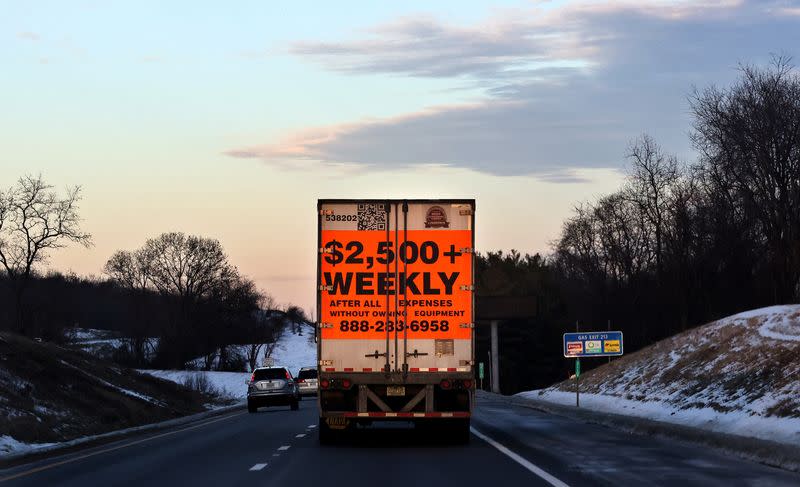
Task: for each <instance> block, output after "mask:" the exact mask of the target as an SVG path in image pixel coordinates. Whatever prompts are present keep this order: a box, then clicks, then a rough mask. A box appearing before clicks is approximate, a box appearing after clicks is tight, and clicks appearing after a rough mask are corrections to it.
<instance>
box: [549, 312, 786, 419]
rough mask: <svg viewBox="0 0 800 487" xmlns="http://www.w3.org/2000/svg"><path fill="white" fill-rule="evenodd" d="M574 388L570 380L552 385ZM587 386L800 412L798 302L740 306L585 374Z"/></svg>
mask: <svg viewBox="0 0 800 487" xmlns="http://www.w3.org/2000/svg"><path fill="white" fill-rule="evenodd" d="M597 360H605V359H597ZM574 388H575V385H574V381H565V382H562V383H560V384H556V385H555V386H553V387H552V388H551V389H550V390H560V391H564V392H573V391H574ZM581 391H582V392H588V393H595V394H603V395H609V396H614V397H619V398H624V399H629V400H637V401H660V402H663V403H666V404H668V405H670V406H672V407H674V408H675V409H678V410H691V409H694V408H711V409H713V410H714V411H717V412H719V413H732V412H738V413H744V414H745V415H749V416H758V417H774V418H800V305H789V306H775V307H772V308H764V309H761V310H754V311H750V312H746V313H741V314H739V315H734V316H731V317H728V318H723V319H721V320H718V321H715V322H713V323H709V324H707V325H704V326H701V327H698V328H695V329H693V330H689V331H687V332H684V333H681V334H678V335H675V336H673V337H671V338H668V339H666V340H662V341H660V342H658V343H655V344H653V345H651V346H649V347H646V348H644V349H642V350H639V351H637V352H636V353H632V354H629V355H626V356H624V357H621V358H619V359H616V360H614V361H613V362H611V363H610V364H606V365H603V366H601V367H598V368H596V369H594V370H591V371H589V372H587V373H586V374H584V375H582V376H581Z"/></svg>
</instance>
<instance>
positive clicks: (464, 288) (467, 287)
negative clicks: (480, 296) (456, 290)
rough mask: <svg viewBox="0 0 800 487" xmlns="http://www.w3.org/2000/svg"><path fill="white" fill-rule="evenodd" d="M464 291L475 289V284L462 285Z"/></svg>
mask: <svg viewBox="0 0 800 487" xmlns="http://www.w3.org/2000/svg"><path fill="white" fill-rule="evenodd" d="M460 288H461V290H462V291H474V290H475V286H460Z"/></svg>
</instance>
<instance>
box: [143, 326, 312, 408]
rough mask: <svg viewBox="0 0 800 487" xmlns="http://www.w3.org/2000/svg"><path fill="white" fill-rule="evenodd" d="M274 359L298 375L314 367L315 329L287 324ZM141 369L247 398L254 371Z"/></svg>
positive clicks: (235, 349)
mask: <svg viewBox="0 0 800 487" xmlns="http://www.w3.org/2000/svg"><path fill="white" fill-rule="evenodd" d="M246 349H247V345H237V346H233V347H232V352H233V353H242V354H244V353H246ZM272 359H273V361H274V362H273V363H274V364H275V365H282V366H284V367H288V368H289V370H290V371H291V373H292V374H297V371H298V370H300V368H301V367H308V366H312V367H313V366H314V365H315V364H316V363H317V344H316V343H315V342H314V330H313V328H311V327H309V326H302V325H298V326H297V327H296V328H293V327H287V328H286V330H285V331H284V332H283V334H282V335H281V336H280V337H279V338H278V341H277V343H276V344H275V348H274V349H273V350H272ZM196 362H197V363H198V364H200V363H202V359H197V361H196ZM140 372H142V373H145V374H149V375H152V376H154V377H159V378H161V379H166V380H170V381H173V382H176V383H178V384H185V383H187V381H193V382H197V381H198V380H201V381H205V382H206V383H207V384H208V387H209V388H210V389H211V390H213V391H214V392H215V393H217V394H219V395H220V396H222V397H226V398H229V399H241V400H243V399H245V398H246V397H247V386H245V385H244V382H245V380H247V379H249V378H250V372H217V371H192V370H141V371H140Z"/></svg>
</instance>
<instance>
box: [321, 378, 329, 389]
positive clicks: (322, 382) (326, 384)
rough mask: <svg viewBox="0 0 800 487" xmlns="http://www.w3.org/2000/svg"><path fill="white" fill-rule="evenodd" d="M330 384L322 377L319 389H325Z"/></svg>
mask: <svg viewBox="0 0 800 487" xmlns="http://www.w3.org/2000/svg"><path fill="white" fill-rule="evenodd" d="M330 385H331V382H330V381H329V380H328V379H322V380H321V381H319V387H320V389H327V388H328V387H330Z"/></svg>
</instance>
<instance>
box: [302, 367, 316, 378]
mask: <svg viewBox="0 0 800 487" xmlns="http://www.w3.org/2000/svg"><path fill="white" fill-rule="evenodd" d="M297 378H298V379H316V378H317V369H306V370H301V371H300V373H299V374H297Z"/></svg>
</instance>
